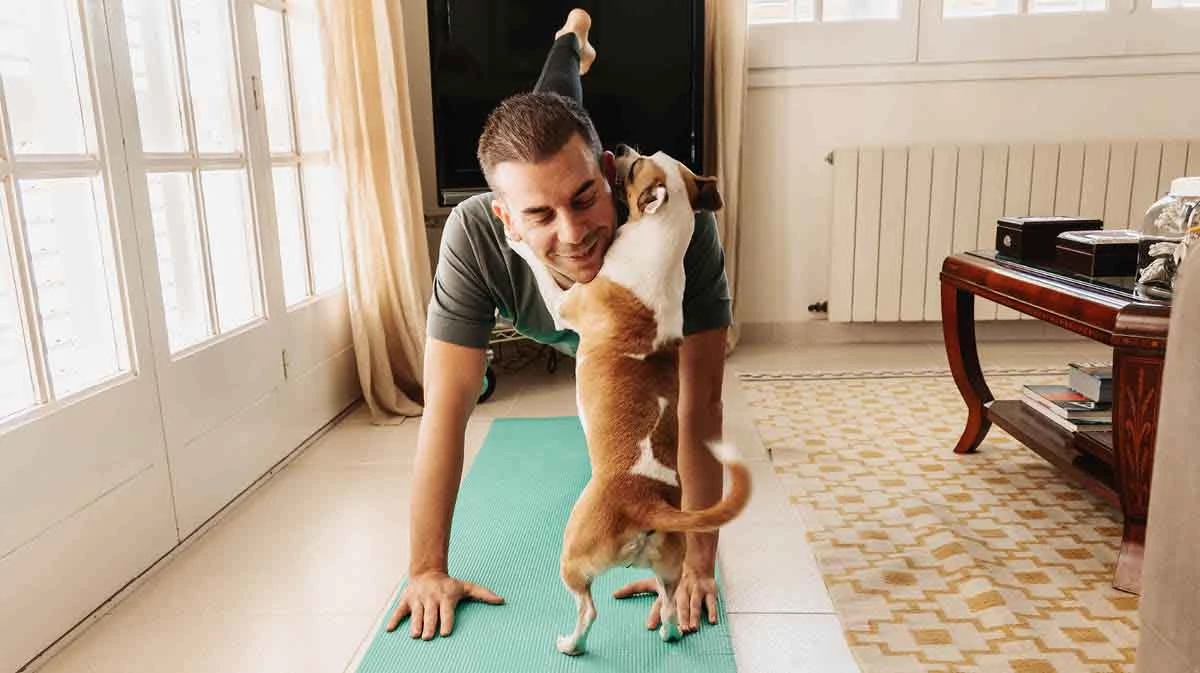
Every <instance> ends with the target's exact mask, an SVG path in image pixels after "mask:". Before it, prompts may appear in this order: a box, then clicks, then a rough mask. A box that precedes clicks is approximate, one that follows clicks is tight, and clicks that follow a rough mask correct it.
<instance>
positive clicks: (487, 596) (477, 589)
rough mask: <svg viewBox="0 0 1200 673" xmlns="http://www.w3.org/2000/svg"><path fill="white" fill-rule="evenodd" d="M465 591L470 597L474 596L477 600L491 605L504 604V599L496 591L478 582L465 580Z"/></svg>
mask: <svg viewBox="0 0 1200 673" xmlns="http://www.w3.org/2000/svg"><path fill="white" fill-rule="evenodd" d="M463 593H464V594H466V595H467V596H468V597H469V598H473V599H475V600H477V601H482V602H484V603H488V604H491V605H504V599H503V598H501V597H500V596H499V595H498V594H497V593H496V592H495V591H492V590H491V589H489V588H487V587H484V586H480V585H478V584H471V583H470V582H463Z"/></svg>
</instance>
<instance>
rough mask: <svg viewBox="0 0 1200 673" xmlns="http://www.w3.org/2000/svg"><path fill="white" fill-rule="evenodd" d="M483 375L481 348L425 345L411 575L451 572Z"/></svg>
mask: <svg viewBox="0 0 1200 673" xmlns="http://www.w3.org/2000/svg"><path fill="white" fill-rule="evenodd" d="M483 371H484V352H483V350H482V349H473V348H466V347H463V346H457V345H453V344H448V343H445V342H441V341H438V340H436V339H431V340H430V341H429V342H428V344H427V345H426V349H425V411H424V413H423V415H422V418H421V431H420V433H418V436H417V457H416V465H415V466H414V470H413V481H412V503H411V504H412V517H411V524H410V526H409V561H408V566H409V576H413V575H416V574H418V573H423V572H430V571H440V572H446V570H447V564H448V559H447V556H448V554H449V546H450V520H451V518H452V517H453V516H454V503H455V501H456V500H457V499H458V486H459V483H460V482H461V480H462V471H463V443H464V441H465V434H466V429H467V419H468V418H470V416H471V411H472V410H473V409H474V408H475V399H476V397H477V396H478V395H479V381H480V380H482V378H483Z"/></svg>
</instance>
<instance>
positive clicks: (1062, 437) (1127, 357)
mask: <svg viewBox="0 0 1200 673" xmlns="http://www.w3.org/2000/svg"><path fill="white" fill-rule="evenodd" d="M941 285H942V329H943V334H944V338H945V342H946V356H947V358H948V359H949V363H950V369H951V371H952V372H953V375H954V382H955V384H957V385H958V390H959V392H960V393H962V396H963V401H964V402H966V405H967V424H966V428H964V429H963V433H962V437H960V438H959V440H958V445H957V446H955V447H954V451H955V452H956V453H971V452H973V451H974V450H975V449H976V448H977V447H978V446H979V444H980V442H982V441H983V438H984V436H985V435H987V432H988V429H989V428H991V426H992V424H993V423H995V424H996V425H998V426H1000V427H1001V428H1003V429H1004V430H1006V431H1007V432H1008V433H1009V434H1011V435H1012V436H1013V437H1015V438H1017V439H1018V440H1019V441H1021V442H1022V443H1023V444H1025V445H1026V446H1028V447H1029V448H1030V449H1032V450H1033V451H1035V452H1037V453H1038V454H1039V455H1041V456H1042V457H1043V458H1045V459H1046V460H1048V461H1049V462H1050V463H1052V464H1054V465H1055V466H1057V467H1058V468H1060V469H1061V470H1063V471H1064V472H1066V473H1067V474H1069V475H1070V476H1072V477H1074V478H1075V479H1077V480H1078V481H1079V482H1080V483H1081V484H1082V485H1083V486H1084V487H1086V488H1087V489H1088V490H1090V491H1092V492H1093V493H1096V494H1097V495H1099V496H1101V497H1103V498H1105V499H1106V500H1108V501H1109V502H1111V503H1113V505H1114V506H1117V507H1119V508H1120V510H1121V512H1122V514H1123V516H1124V519H1125V527H1124V534H1123V536H1122V540H1121V554H1120V557H1119V559H1118V561H1117V568H1116V571H1115V574H1114V579H1113V586H1114V587H1115V588H1117V589H1121V590H1123V591H1128V592H1131V593H1140V590H1141V569H1142V552H1143V545H1144V543H1145V539H1146V519H1147V506H1148V504H1149V502H1150V476H1151V471H1152V468H1153V465H1154V438H1155V430H1156V426H1157V424H1158V423H1157V421H1158V404H1159V389H1160V385H1161V381H1162V370H1163V356H1164V354H1165V352H1166V345H1167V324H1168V321H1169V319H1170V304H1169V303H1164V302H1156V301H1150V300H1142V299H1139V298H1137V297H1136V296H1135V295H1134V293H1133V291H1132V279H1097V280H1090V279H1084V278H1082V277H1078V276H1073V275H1072V274H1070V273H1066V272H1056V271H1054V270H1052V269H1049V268H1046V267H1041V266H1036V265H1033V264H1025V263H1019V262H1014V261H1007V260H1005V259H1003V258H998V257H997V256H996V254H995V252H994V251H979V252H968V253H961V254H956V255H952V256H950V257H947V258H946V260H945V262H944V263H943V264H942V273H941ZM975 297H982V298H984V299H989V300H991V301H994V302H996V303H998V304H1001V305H1004V306H1007V307H1009V308H1011V309H1014V310H1016V311H1019V312H1021V313H1024V314H1026V315H1030V316H1033V317H1035V318H1038V319H1039V320H1043V321H1046V322H1049V323H1052V324H1054V325H1058V326H1059V327H1062V328H1064V329H1067V330H1070V331H1072V332H1075V333H1076V334H1080V335H1083V336H1085V337H1088V338H1090V339H1094V340H1096V341H1099V342H1101V343H1104V344H1107V345H1109V346H1111V347H1112V349H1113V425H1112V428H1111V430H1105V431H1096V430H1088V429H1086V428H1083V429H1081V430H1080V431H1078V432H1074V433H1072V432H1070V431H1068V430H1066V429H1064V428H1062V427H1061V426H1059V425H1057V424H1055V423H1054V422H1053V421H1050V420H1048V419H1046V418H1043V417H1042V416H1041V414H1040V413H1038V412H1037V411H1034V410H1032V409H1029V408H1028V407H1026V406H1025V405H1024V404H1023V403H1022V402H1021V401H1020V400H997V399H995V398H994V397H993V395H992V391H991V390H990V389H988V386H987V382H986V381H984V378H983V372H982V370H981V369H980V365H979V353H978V350H977V348H976V343H975Z"/></svg>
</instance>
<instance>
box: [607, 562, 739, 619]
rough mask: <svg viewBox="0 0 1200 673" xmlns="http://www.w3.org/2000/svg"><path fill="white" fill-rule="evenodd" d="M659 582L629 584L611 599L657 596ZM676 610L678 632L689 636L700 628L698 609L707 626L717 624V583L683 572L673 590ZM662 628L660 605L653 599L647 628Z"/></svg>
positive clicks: (658, 601) (692, 573)
mask: <svg viewBox="0 0 1200 673" xmlns="http://www.w3.org/2000/svg"><path fill="white" fill-rule="evenodd" d="M657 593H658V580H654V579H648V580H640V581H637V582H632V583H630V584H627V585H625V586H624V587H622V588H620V589H618V590H617V591H615V592H613V597H614V598H629V597H630V596H637V595H639V594H657ZM674 600H675V609H676V610H678V612H679V628H680V629H681V630H683V632H684V633H691V632H692V631H696V630H698V629H699V628H700V612H701V608H702V607H703V610H704V611H705V612H707V614H708V623H709V624H716V623H717V581H716V579H715V578H713V576H712V575H700V574H699V573H694V572H690V571H686V570H685V571H684V573H683V577H682V578H680V580H679V587H678V588H677V589H676V590H675V597H674ZM661 624H662V602H661V599H659V598H655V599H654V605H653V606H651V607H650V616H649V617H648V618H647V619H646V628H647V629H650V630H654V629H657V628H658V627H659V626H660V625H661Z"/></svg>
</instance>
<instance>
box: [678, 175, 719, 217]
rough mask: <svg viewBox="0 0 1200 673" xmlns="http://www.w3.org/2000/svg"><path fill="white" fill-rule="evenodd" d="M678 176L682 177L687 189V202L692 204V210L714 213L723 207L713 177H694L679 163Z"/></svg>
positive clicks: (715, 180)
mask: <svg viewBox="0 0 1200 673" xmlns="http://www.w3.org/2000/svg"><path fill="white" fill-rule="evenodd" d="M679 174H680V175H681V176H683V184H684V185H685V186H686V187H687V193H688V200H689V201H691V202H692V210H707V211H710V212H716V211H718V210H720V209H721V208H722V207H724V206H725V201H724V199H722V198H721V192H719V191H717V179H716V178H715V177H711V176H708V175H696V174H695V173H693V172H692V171H691V169H689V168H688V167H687V166H685V165H683V163H679Z"/></svg>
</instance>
